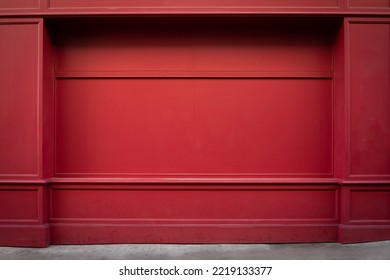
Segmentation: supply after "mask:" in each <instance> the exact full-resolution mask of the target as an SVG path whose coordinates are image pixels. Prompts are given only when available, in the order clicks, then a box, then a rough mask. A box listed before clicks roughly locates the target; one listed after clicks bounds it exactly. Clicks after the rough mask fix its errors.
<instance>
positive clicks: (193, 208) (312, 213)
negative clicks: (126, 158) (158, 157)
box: [50, 184, 338, 244]
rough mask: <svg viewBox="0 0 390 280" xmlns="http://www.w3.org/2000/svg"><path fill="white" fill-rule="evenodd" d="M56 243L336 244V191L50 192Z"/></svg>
mask: <svg viewBox="0 0 390 280" xmlns="http://www.w3.org/2000/svg"><path fill="white" fill-rule="evenodd" d="M50 213H51V214H50V223H51V242H52V243H54V244H93V243H267V242H331V241H337V231H338V189H337V186H336V185H334V186H333V185H306V186H294V185H285V186H263V185H262V186H258V185H138V186H136V185H99V184H98V185H83V184H78V185H77V184H75V185H66V184H60V185H53V186H52V187H51V191H50Z"/></svg>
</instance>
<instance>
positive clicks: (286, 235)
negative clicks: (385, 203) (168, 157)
mask: <svg viewBox="0 0 390 280" xmlns="http://www.w3.org/2000/svg"><path fill="white" fill-rule="evenodd" d="M51 237H52V239H51V242H52V244H97V243H284V242H291V243H294V242H334V241H337V224H329V225H324V224H320V225H314V224H313V225H266V224H264V225H248V224H240V225H222V224H219V225H210V224H206V225H204V224H202V225H200V224H196V225H153V224H147V225H130V224H83V223H78V224H70V223H69V224H67V223H62V224H57V223H54V224H52V225H51Z"/></svg>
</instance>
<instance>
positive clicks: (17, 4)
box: [0, 0, 45, 11]
mask: <svg viewBox="0 0 390 280" xmlns="http://www.w3.org/2000/svg"><path fill="white" fill-rule="evenodd" d="M40 1H45V0H1V1H0V11H1V10H20V9H38V8H39V6H40Z"/></svg>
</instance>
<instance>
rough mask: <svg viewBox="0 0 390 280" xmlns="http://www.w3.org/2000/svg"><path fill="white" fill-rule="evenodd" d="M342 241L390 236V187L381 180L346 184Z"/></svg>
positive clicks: (353, 241) (342, 198)
mask: <svg viewBox="0 0 390 280" xmlns="http://www.w3.org/2000/svg"><path fill="white" fill-rule="evenodd" d="M341 192H342V195H341V217H342V218H341V224H340V226H339V239H338V240H339V242H341V243H355V242H368V241H380V240H389V239H390V186H389V185H388V184H384V183H382V184H381V183H380V182H376V183H375V182H372V183H364V184H359V183H353V182H349V183H348V184H346V185H345V186H343V187H342V190H341Z"/></svg>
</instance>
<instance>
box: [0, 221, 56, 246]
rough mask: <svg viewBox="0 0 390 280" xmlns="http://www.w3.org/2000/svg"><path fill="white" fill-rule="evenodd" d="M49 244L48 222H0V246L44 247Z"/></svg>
mask: <svg viewBox="0 0 390 280" xmlns="http://www.w3.org/2000/svg"><path fill="white" fill-rule="evenodd" d="M49 244H50V230H49V225H48V224H43V225H1V224H0V246H25V247H46V246H48V245H49Z"/></svg>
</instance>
